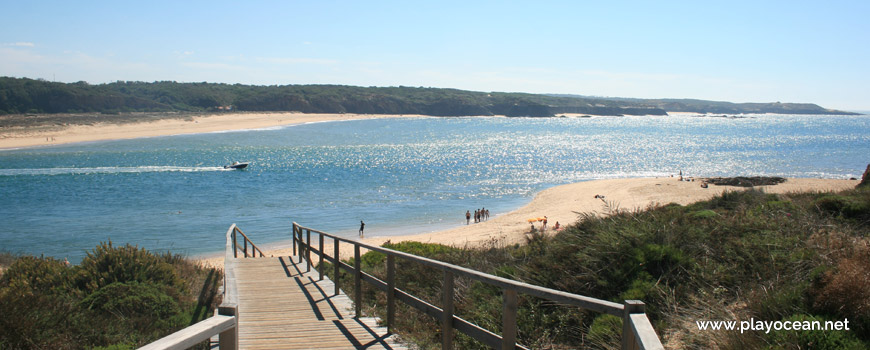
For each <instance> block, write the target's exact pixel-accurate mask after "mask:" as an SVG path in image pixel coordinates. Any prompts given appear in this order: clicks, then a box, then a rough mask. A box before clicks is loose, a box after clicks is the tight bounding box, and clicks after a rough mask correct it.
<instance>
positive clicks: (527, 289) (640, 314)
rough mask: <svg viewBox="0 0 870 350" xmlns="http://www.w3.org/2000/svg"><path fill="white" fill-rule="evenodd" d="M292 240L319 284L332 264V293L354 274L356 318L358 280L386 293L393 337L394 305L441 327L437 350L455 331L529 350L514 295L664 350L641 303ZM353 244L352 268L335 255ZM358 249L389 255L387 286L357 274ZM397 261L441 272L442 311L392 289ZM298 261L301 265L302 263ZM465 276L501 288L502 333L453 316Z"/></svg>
mask: <svg viewBox="0 0 870 350" xmlns="http://www.w3.org/2000/svg"><path fill="white" fill-rule="evenodd" d="M311 232H314V233H316V234H317V235H318V236H319V243H318V244H317V247H316V248H315V247H312V245H311ZM303 233H304V235H303ZM291 235H292V236H293V254H294V255H298V256H300V259H304V260H305V261H306V271H311V265H312V263H313V262H312V261H311V260H312V253H314V254H316V256H317V258H318V265H317V266H319V267H320V268H319V269H318V272H319V274H320V279H323V266H324V265H323V262H324V261H328V262H330V263H332V264H333V269H334V271H333V272H334V276H336V278H335V279H334V281H333V282H334V284H335V291H334V292H335V294H336V295H337V294H338V293H339V278H337V277H338V275H339V270H340V269H344V270H345V271H347V272H349V273H350V274H352V275H353V278H354V305H355V311H356V317H361V316H362V309H361V307H362V301H361V300H362V281H365V282H367V283H369V284H371V285H372V286H374V287H375V288H377V289H379V290H381V291H383V292H385V293H386V296H387V320H386V323H387V327H388V329H389V330H390V332H392V330H393V325H394V323H395V314H396V306H395V304H396V300H399V301H402V302H404V303H405V304H407V305H408V306H411V307H413V308H415V309H417V310H419V311H421V312H423V313H425V314H427V315H429V316H432V317H434V318H435V319H437V320H439V321H440V322H441V329H442V334H441V348H442V349H453V331H454V330H458V331H460V332H462V333H465V334H466V335H468V336H469V337H471V338H474V339H476V340H478V341H480V342H482V343H483V344H486V345H487V346H489V347H492V348H493V349H504V350H507V349H527V347H525V346H523V345H520V344H517V342H516V339H517V304H518V302H517V301H518V297H517V295H518V293H523V294H527V295H531V296H535V297H538V298H543V299H547V300H551V301H555V302H558V303H560V304H562V305H571V306H576V307H580V308H583V309H587V310H592V311H597V312H601V313H605V314H610V315H614V316H617V317H621V318H622V319H623V330H622V348H623V349H625V350H634V349H664V347H663V346H662V343H661V340H659V337H658V335H657V334H656V333H655V330H654V329H653V327H652V324H651V323H650V321H649V318H648V317H647V316H646V312H645V310H644V304H643V302H641V301H638V300H626V301H625V302H624V303H623V304H618V303H614V302H610V301H606V300H600V299H595V298H590V297H585V296H582V295H577V294H571V293H567V292H562V291H558V290H554V289H549V288H543V287H539V286H534V285H531V284H527V283H523V282H518V281H514V280H509V279H506V278H501V277H498V276H493V275H489V274H485V273H482V272H479V271H475V270H471V269H467V268H464V267H461V266H456V265H452V264H447V263H444V262H440V261H436V260H432V259H428V258H424V257H420V256H416V255H412V254H408V253H403V252H400V251H395V250H392V249H387V248H383V247H376V246H372V245H368V244H364V243H360V242H358V241H353V240H350V239H346V238H341V237H337V236H335V235H332V234H328V233H326V232H323V231H318V230H315V229H311V228H308V227H303V226H300V225H299V224H297V223H295V222H294V223H293V228H292V232H291ZM325 237H329V238H330V239H332V243H333V244H332V247H333V252H332V256H331V257H330V256H328V254H325V252H324V251H323V246H324V238H325ZM342 242H344V243H347V244H350V245H353V250H354V260H353V261H354V266H350V265H348V264H346V263H343V262H341V259H340V258H339V257H340V254H339V250H340V248H339V246H340V243H342ZM360 248H365V249H368V250H371V251H376V252H380V253H383V254H385V255H386V256H387V261H386V263H387V276H386V279H387V280H386V281H382V280H380V279H378V278H376V277H374V276H372V275H369V274H367V273H365V272H362V270H361V269H360V261H361V260H360ZM396 258H401V259H405V260H408V261H413V262H417V263H420V264H423V265H427V266H430V267H432V268H436V269H439V270H441V271H443V276H444V283H443V284H442V291H441V307H438V306H435V305H432V304H430V303H428V302H426V301H423V300H420V299H419V298H417V297H415V296H413V295H410V294H408V293H406V292H404V291H402V290H401V289H397V288H396V281H395V276H396ZM300 262H301V260H300ZM456 276H463V277H467V278H470V279H472V280H475V281H479V282H482V283H486V284H488V285H491V286H495V287H498V288H501V289H502V291H503V308H502V334H501V335H498V334H495V333H493V332H492V331H489V330H487V329H484V328H482V327H480V326H478V325H476V324H473V323H471V322H468V321H466V320H464V319H462V318H461V317H459V316H457V315H455V314H454V312H453V310H454V307H453V303H454V295H453V292H454V278H455V277H456Z"/></svg>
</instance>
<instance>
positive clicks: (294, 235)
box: [290, 223, 296, 255]
mask: <svg viewBox="0 0 870 350" xmlns="http://www.w3.org/2000/svg"><path fill="white" fill-rule="evenodd" d="M290 235H291V236H293V255H296V224H295V223H294V224H293V227H292V228H291V229H290Z"/></svg>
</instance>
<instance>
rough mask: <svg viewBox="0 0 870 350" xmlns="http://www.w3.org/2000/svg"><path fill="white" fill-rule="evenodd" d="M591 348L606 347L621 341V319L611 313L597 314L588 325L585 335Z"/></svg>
mask: <svg viewBox="0 0 870 350" xmlns="http://www.w3.org/2000/svg"><path fill="white" fill-rule="evenodd" d="M587 337H588V339H589V343H590V344H589V345H590V346H591V347H593V348H608V347H609V346H610V347H613V345H614V344H619V343H620V342H621V341H622V319H621V318H619V317H616V316H613V315H599V316H598V317H596V318H595V320H594V321H592V325H591V326H589V333H588V335H587Z"/></svg>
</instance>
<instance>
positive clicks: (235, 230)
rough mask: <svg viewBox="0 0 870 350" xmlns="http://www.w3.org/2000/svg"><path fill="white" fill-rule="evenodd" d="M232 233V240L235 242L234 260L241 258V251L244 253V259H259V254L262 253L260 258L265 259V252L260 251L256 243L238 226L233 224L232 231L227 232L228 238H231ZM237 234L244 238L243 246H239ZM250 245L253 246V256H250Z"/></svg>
mask: <svg viewBox="0 0 870 350" xmlns="http://www.w3.org/2000/svg"><path fill="white" fill-rule="evenodd" d="M230 233H232V240H233V257H234V258H238V257H239V256H238V251H239V250H241V251H242V252H243V253H244V257H245V258H248V257H252V258H256V257H257V253H260V257H261V258H262V257H264V256H266V255H265V254H263V251H262V250H260V248H259V247H257V245H255V244H254V242H253V241H251V239H250V238H248V236H247V235H245V233H244V232H242V230H241V229H239V228H238V226H236V224H233V225H232V226H230V230H229V231H228V232H227V236H229V235H230ZM236 234H240V235H242V238H243V239H242V243H243V245H241V246H239V243H238V239H237V238H236ZM249 243H250V244H251V248H252V250H251V254H250V255H248V244H249Z"/></svg>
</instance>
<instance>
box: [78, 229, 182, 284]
mask: <svg viewBox="0 0 870 350" xmlns="http://www.w3.org/2000/svg"><path fill="white" fill-rule="evenodd" d="M79 268H80V269H79V275H78V280H77V283H78V286H79V288H80V289H82V290H84V291H86V292H87V294H90V293H92V292H94V291H96V290H99V289H100V288H102V287H105V286H107V285H110V284H112V283H116V282H121V283H124V282H150V283H156V284H163V285H165V286H167V287H169V288H172V289H174V290H175V291H179V292H180V291H183V290H184V283H183V281H182V280H181V279H180V278H179V276H178V274H177V273H176V271H175V269H173V267H172V265H171V264H169V263H167V262H165V261H163V259H161V258H160V257H159V256H157V255H154V254H151V253H150V252H148V251H147V250H145V249H143V248H138V247H136V246H131V245H129V244H127V245H125V246H123V247H113V246H112V242H109V243H101V244H100V245H99V246H97V247H96V248H95V249H94V252H93V253H92V252H88V254H87V257H85V258H84V259H83V260H82V262H81V264H79Z"/></svg>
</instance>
